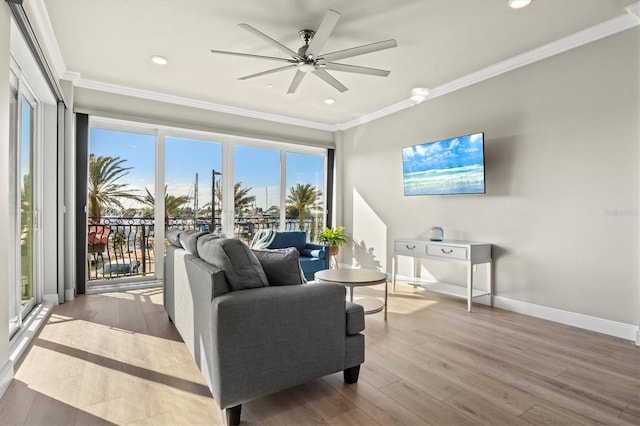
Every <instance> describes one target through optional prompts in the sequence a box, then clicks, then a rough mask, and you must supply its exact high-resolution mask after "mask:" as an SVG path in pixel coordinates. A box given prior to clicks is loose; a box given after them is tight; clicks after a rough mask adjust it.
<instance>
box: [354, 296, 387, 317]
mask: <svg viewBox="0 0 640 426" xmlns="http://www.w3.org/2000/svg"><path fill="white" fill-rule="evenodd" d="M347 300H349V299H348V298H347ZM353 303H357V304H358V305H361V306H362V308H363V309H364V314H365V315H369V314H375V313H376V312H380V311H382V310H383V309H384V302H382V300H380V299H378V298H376V297H356V298H354V299H353Z"/></svg>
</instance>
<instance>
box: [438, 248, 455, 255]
mask: <svg viewBox="0 0 640 426" xmlns="http://www.w3.org/2000/svg"><path fill="white" fill-rule="evenodd" d="M440 251H441V252H442V254H451V253H453V249H449V250H445V249H440Z"/></svg>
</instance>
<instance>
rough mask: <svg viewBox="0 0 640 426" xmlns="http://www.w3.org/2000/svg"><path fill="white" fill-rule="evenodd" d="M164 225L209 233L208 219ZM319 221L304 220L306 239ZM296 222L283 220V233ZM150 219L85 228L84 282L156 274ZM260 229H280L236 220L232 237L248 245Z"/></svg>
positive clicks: (110, 220) (259, 219) (259, 220)
mask: <svg viewBox="0 0 640 426" xmlns="http://www.w3.org/2000/svg"><path fill="white" fill-rule="evenodd" d="M167 226H168V227H170V228H179V229H198V230H201V231H206V232H209V229H210V228H211V219H210V218H209V219H206V218H205V219H197V220H196V219H171V218H170V219H168V220H167ZM321 226H322V221H320V220H317V219H306V220H305V221H304V226H303V228H304V229H303V230H304V231H306V232H307V235H309V237H310V240H311V241H313V240H315V236H316V235H317V234H318V233H319V232H320V230H321ZM299 227H300V224H299V220H298V219H287V220H286V221H285V231H298V230H299ZM154 229H155V228H154V223H153V218H147V219H142V218H134V219H129V218H121V217H107V218H102V219H101V220H100V223H89V225H88V227H87V236H88V241H87V243H88V245H87V279H88V281H100V280H109V279H113V278H126V277H145V276H154V275H155V272H156V262H155V254H156V240H155V233H154ZM261 229H275V230H279V229H280V220H279V218H274V217H265V216H255V217H253V216H245V217H236V218H235V223H234V234H235V236H236V237H237V238H240V239H242V240H244V241H246V242H247V244H248V243H250V242H251V240H252V239H253V236H254V234H255V233H256V232H257V231H258V230H261Z"/></svg>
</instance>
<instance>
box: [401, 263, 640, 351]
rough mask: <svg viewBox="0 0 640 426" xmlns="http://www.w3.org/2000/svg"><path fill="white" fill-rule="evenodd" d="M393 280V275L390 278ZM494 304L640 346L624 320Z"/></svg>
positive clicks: (503, 301)
mask: <svg viewBox="0 0 640 426" xmlns="http://www.w3.org/2000/svg"><path fill="white" fill-rule="evenodd" d="M389 280H391V277H390V278H389ZM396 280H397V281H398V282H404V283H405V284H409V285H411V284H412V283H415V284H416V285H418V286H420V283H421V282H422V281H423V280H421V279H420V278H412V277H406V276H401V275H396ZM473 303H482V304H486V305H488V304H489V297H488V296H486V297H484V296H483V297H479V298H476V299H473ZM493 306H494V307H496V308H500V309H504V310H507V311H511V312H517V313H519V314H524V315H529V316H531V317H536V318H540V319H544V320H548V321H553V322H557V323H560V324H566V325H570V326H573V327H578V328H582V329H585V330H590V331H595V332H597V333H602V334H607V335H609V336H614V337H619V338H621V339H625V340H631V341H635V344H636V345H637V346H640V327H638V326H637V325H632V324H626V323H623V322H617V321H611V320H608V319H604V318H598V317H593V316H590V315H584V314H579V313H576V312H570V311H564V310H562V309H557V308H550V307H548V306H542V305H536V304H533V303H528V302H522V301H520V300H515V299H509V298H507V297H502V296H495V295H494V296H493Z"/></svg>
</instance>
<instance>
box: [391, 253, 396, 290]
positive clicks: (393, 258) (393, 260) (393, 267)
mask: <svg viewBox="0 0 640 426" xmlns="http://www.w3.org/2000/svg"><path fill="white" fill-rule="evenodd" d="M397 261H398V257H397V256H396V255H393V256H391V283H392V284H393V286H392V287H391V291H393V292H394V293H395V292H396V262H397Z"/></svg>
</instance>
